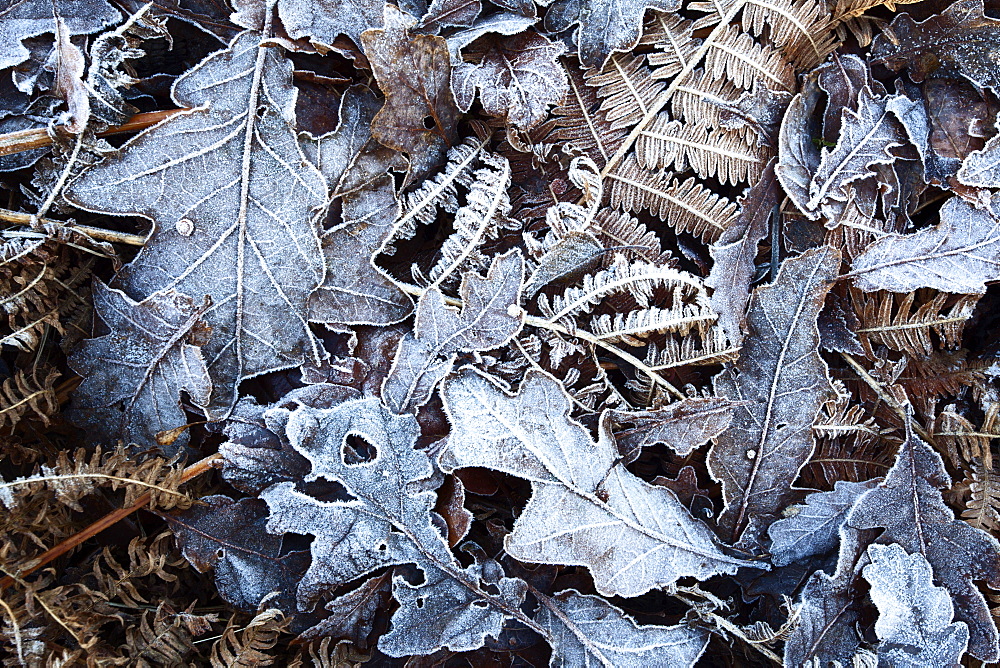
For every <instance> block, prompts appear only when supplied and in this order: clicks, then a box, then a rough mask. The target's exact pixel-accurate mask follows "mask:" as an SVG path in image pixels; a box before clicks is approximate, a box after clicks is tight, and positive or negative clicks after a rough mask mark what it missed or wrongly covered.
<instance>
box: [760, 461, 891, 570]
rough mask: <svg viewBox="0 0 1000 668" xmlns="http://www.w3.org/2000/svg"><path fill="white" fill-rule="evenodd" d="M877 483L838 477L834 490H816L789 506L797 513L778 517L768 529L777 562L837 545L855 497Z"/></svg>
mask: <svg viewBox="0 0 1000 668" xmlns="http://www.w3.org/2000/svg"><path fill="white" fill-rule="evenodd" d="M877 483H878V481H877V480H869V481H867V482H847V481H845V480H838V481H837V482H836V484H835V485H834V489H833V491H832V492H813V493H812V494H810V495H808V496H807V497H806V502H805V503H804V504H801V505H797V506H792V507H791V508H790V509H789V510H791V511H792V512H793V513H794V514H792V515H791V516H790V517H786V518H785V519H782V520H778V521H777V522H775V523H774V524H772V525H771V526H770V527H768V530H767V533H768V535H770V537H771V561H772V562H773V563H774V565H775V566H787V565H788V564H790V563H792V562H793V561H797V560H799V559H804V558H805V557H811V556H814V555H818V554H826V553H827V552H830V551H831V550H833V549H835V548H836V547H837V542H838V541H839V540H840V527H841V525H843V523H844V522H845V521H846V520H847V513H849V512H850V510H851V507H852V506H853V505H854V502H855V500H857V498H858V497H859V496H861V495H862V494H864V493H865V492H866V491H868V490H869V489H871V488H872V487H874V486H875V485H876V484H877Z"/></svg>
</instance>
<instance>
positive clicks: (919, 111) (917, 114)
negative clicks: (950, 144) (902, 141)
mask: <svg viewBox="0 0 1000 668" xmlns="http://www.w3.org/2000/svg"><path fill="white" fill-rule="evenodd" d="M911 86H913V84H910V86H906V87H905V90H906V92H907V94H906V95H893V96H892V97H890V98H889V100H888V102H887V103H886V109H887V110H889V111H890V112H892V113H893V114H895V115H896V118H898V119H899V122H900V123H902V125H903V129H904V130H905V131H906V136H907V138H908V139H909V140H910V143H911V144H913V145H914V146H915V147H916V149H917V154H918V155H919V156H920V161H921V162H922V163H923V168H924V180H925V181H926V182H927V183H933V184H935V185H938V186H940V187H942V188H946V187H948V179H949V178H951V177H953V176H955V172H957V171H958V169H959V167H960V166H961V165H962V163H961V161H960V160H958V159H957V158H949V157H944V156H941V155H938V152H937V151H936V150H935V149H934V145H933V143H932V142H931V133H932V132H933V126H932V123H931V116H930V113H928V112H929V110H928V105H927V104H926V102H925V101H924V99H923V97H922V96H921V95H920V91H919V90H918V89H916V87H915V86H913V88H912V89H911V88H910V87H911ZM915 89H916V90H915ZM935 111H938V110H935ZM970 158H971V156H970ZM960 180H961V179H960ZM966 185H973V184H966ZM998 185H1000V184H998Z"/></svg>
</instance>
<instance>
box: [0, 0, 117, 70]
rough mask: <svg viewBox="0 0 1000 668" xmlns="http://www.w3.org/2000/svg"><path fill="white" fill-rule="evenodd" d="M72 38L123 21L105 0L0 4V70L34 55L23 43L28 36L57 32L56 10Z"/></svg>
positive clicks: (22, 0)
mask: <svg viewBox="0 0 1000 668" xmlns="http://www.w3.org/2000/svg"><path fill="white" fill-rule="evenodd" d="M55 9H58V12H59V18H61V19H62V21H63V22H64V24H65V28H66V31H67V32H68V33H69V34H71V35H87V34H90V33H95V32H97V31H98V30H101V29H102V28H105V27H107V26H109V25H111V24H113V23H114V22H115V21H117V20H119V19H120V18H121V15H120V14H119V13H118V10H116V9H115V8H114V7H113V6H112V5H111V4H110V3H108V2H106V1H105V0H60V1H59V4H58V6H55V5H53V4H52V3H51V2H46V1H45V0H19V1H15V0H10V1H8V2H4V3H3V4H2V5H0V44H2V45H3V46H0V70H2V69H6V68H8V67H10V66H11V65H17V64H18V63H20V62H23V61H25V60H27V59H28V58H29V57H30V55H31V53H30V52H29V51H28V49H27V48H26V47H25V46H24V44H23V43H22V42H23V41H24V40H25V39H27V38H29V37H34V36H36V35H41V34H43V33H53V34H54V33H55V32H56V24H55V17H54V13H53V12H54V10H55Z"/></svg>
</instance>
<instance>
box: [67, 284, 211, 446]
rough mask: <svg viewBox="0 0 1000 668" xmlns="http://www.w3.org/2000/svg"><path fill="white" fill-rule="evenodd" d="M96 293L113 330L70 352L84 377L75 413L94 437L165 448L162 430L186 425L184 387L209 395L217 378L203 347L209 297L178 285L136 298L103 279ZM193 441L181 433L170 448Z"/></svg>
mask: <svg viewBox="0 0 1000 668" xmlns="http://www.w3.org/2000/svg"><path fill="white" fill-rule="evenodd" d="M93 296H94V307H95V308H96V309H97V314H98V316H99V317H100V319H101V320H102V321H103V322H104V324H105V326H106V327H107V329H108V330H109V333H108V334H105V335H104V336H101V337H98V338H96V339H89V340H87V341H84V342H83V343H82V344H80V346H79V348H78V349H77V350H76V351H75V352H74V353H73V355H72V356H71V357H70V365H71V366H72V367H73V369H74V370H75V371H77V372H78V373H79V374H80V375H82V376H83V377H84V381H83V383H82V384H81V385H80V387H79V388H78V389H77V390H76V392H75V393H74V394H73V397H74V399H73V400H74V404H73V411H72V413H71V417H72V419H73V420H75V421H77V422H79V423H80V424H81V425H86V427H87V429H88V432H89V435H90V438H93V439H94V440H95V441H104V442H115V441H118V440H119V439H120V440H123V441H125V443H126V444H132V443H134V444H136V445H139V446H141V447H143V448H154V447H159V446H160V443H159V442H158V441H157V434H159V433H161V432H166V431H169V430H171V429H175V428H177V427H181V426H183V425H185V424H187V418H186V417H185V415H184V411H183V410H182V409H181V391H184V392H187V394H188V396H189V397H190V398H191V401H192V402H193V403H194V404H195V405H198V406H205V405H207V404H208V402H209V397H210V395H211V392H212V383H211V381H210V380H209V377H208V371H207V370H206V368H205V361H204V359H203V357H202V348H201V346H202V345H204V344H205V343H206V341H207V340H208V339H209V336H210V334H211V331H210V330H209V329H208V328H207V327H206V326H205V323H204V321H203V320H202V318H203V317H204V315H205V311H206V310H207V309H208V308H209V303H208V301H207V300H206V301H205V302H204V303H202V304H198V303H196V302H195V301H194V300H192V299H191V298H190V297H188V296H187V295H183V294H180V293H178V292H176V291H174V290H167V291H165V292H157V293H154V294H153V295H152V296H150V297H149V298H148V299H145V300H143V301H142V302H135V301H133V300H131V299H129V298H128V296H127V295H125V294H124V293H122V292H121V291H120V290H112V289H110V288H108V287H106V286H105V285H104V284H103V283H101V282H100V281H95V282H94V290H93ZM187 441H188V435H187V434H186V433H184V434H181V435H180V436H179V437H178V438H177V439H176V440H175V441H173V443H172V446H171V447H170V448H166V446H164V449H166V450H169V452H170V454H172V453H173V452H176V451H177V450H178V449H180V448H183V447H184V446H185V445H186V444H187Z"/></svg>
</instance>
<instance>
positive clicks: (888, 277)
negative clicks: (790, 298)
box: [851, 197, 1000, 295]
mask: <svg viewBox="0 0 1000 668" xmlns="http://www.w3.org/2000/svg"><path fill="white" fill-rule="evenodd" d="M851 269H852V271H851V275H853V276H854V284H855V285H856V286H858V287H859V288H861V289H862V290H865V291H866V292H872V291H875V290H888V291H890V292H904V293H905V292H913V291H914V290H917V289H919V288H934V289H935V290H940V291H941V292H955V293H960V294H980V295H981V294H983V293H985V292H986V283H988V282H991V281H996V280H1000V203H994V204H993V205H992V206H990V207H989V208H988V209H985V210H984V209H977V208H975V207H974V206H973V205H971V204H969V203H968V202H967V201H965V200H964V199H961V198H959V197H952V198H951V199H949V200H948V201H947V202H945V203H944V206H942V207H941V222H939V223H938V224H937V225H935V226H933V227H926V228H924V229H922V230H918V231H917V232H913V233H912V234H893V235H889V236H887V237H884V238H882V239H879V240H878V241H875V242H873V243H872V244H871V245H869V246H868V248H866V249H865V251H864V252H863V253H862V254H861V255H859V256H858V257H857V258H856V259H855V260H854V265H853V266H852V267H851Z"/></svg>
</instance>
